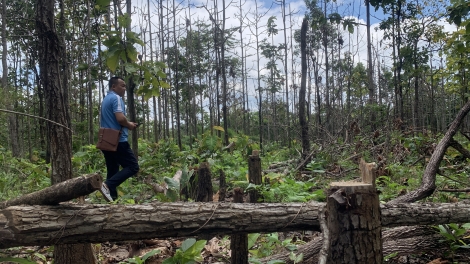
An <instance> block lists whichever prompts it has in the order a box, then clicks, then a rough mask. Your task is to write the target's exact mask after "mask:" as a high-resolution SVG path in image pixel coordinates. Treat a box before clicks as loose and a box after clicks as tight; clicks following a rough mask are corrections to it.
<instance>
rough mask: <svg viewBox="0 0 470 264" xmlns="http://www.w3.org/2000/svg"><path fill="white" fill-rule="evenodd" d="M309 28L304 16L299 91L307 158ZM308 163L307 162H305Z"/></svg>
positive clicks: (301, 124) (300, 118) (303, 149)
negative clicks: (306, 106) (306, 111)
mask: <svg viewBox="0 0 470 264" xmlns="http://www.w3.org/2000/svg"><path fill="white" fill-rule="evenodd" d="M307 29H308V20H307V18H304V20H303V21H302V28H301V29H300V56H301V63H302V77H301V80H300V91H299V122H300V129H301V133H302V158H303V159H305V158H307V156H308V154H309V153H308V152H310V141H309V139H308V124H307V118H306V113H305V93H306V90H307ZM305 164H306V163H305Z"/></svg>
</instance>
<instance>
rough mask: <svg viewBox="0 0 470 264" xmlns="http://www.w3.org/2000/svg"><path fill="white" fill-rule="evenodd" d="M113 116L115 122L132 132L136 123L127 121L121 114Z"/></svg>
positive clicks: (117, 113)
mask: <svg viewBox="0 0 470 264" xmlns="http://www.w3.org/2000/svg"><path fill="white" fill-rule="evenodd" d="M114 116H116V120H117V121H118V123H119V124H120V125H121V126H123V127H127V128H129V129H130V130H134V129H135V128H136V127H137V123H134V122H129V121H127V118H126V116H125V115H124V114H123V113H122V112H116V113H114Z"/></svg>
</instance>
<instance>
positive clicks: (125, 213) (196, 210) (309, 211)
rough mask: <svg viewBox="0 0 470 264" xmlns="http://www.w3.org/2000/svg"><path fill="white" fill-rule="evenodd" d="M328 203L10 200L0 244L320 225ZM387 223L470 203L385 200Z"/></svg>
mask: <svg viewBox="0 0 470 264" xmlns="http://www.w3.org/2000/svg"><path fill="white" fill-rule="evenodd" d="M324 205H325V204H324V203H313V202H312V203H288V204H279V203H277V204H276V203H258V204H228V203H181V202H179V203H153V204H148V205H132V206H121V205H68V204H62V205H58V206H11V207H8V208H6V209H3V210H0V227H1V228H0V248H10V247H15V246H29V245H30V246H34V245H37V246H46V245H52V244H58V243H60V244H68V243H75V244H76V243H89V242H91V243H99V242H105V241H123V240H140V239H151V238H165V237H189V236H196V235H199V234H227V235H230V234H236V233H258V232H286V231H293V230H312V231H320V226H319V219H318V215H319V213H318V212H319V210H320V209H322V208H323V207H324ZM381 211H382V226H383V227H397V226H404V225H437V224H446V223H468V222H470V214H469V213H468V212H469V211H470V204H468V203H455V204H401V205H386V206H382V208H381Z"/></svg>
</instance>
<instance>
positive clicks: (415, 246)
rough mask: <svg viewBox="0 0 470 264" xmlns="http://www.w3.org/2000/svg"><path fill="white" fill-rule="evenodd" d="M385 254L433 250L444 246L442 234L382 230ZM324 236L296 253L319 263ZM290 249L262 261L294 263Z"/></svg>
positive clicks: (420, 228)
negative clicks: (441, 240)
mask: <svg viewBox="0 0 470 264" xmlns="http://www.w3.org/2000/svg"><path fill="white" fill-rule="evenodd" d="M382 238H383V252H384V253H383V255H384V256H387V255H390V254H392V253H398V255H407V254H419V253H426V252H433V251H436V250H438V249H441V248H442V246H443V245H442V243H441V242H439V240H440V239H442V236H441V235H439V234H438V233H437V232H436V231H435V230H434V229H432V228H430V227H426V226H416V227H397V228H393V229H389V230H385V231H383V232H382ZM322 244H323V238H322V237H321V236H319V237H316V238H315V239H313V240H312V241H310V242H308V243H306V244H304V245H301V246H299V247H298V248H297V250H296V251H295V254H296V255H300V254H302V255H303V261H302V263H305V264H310V263H311V264H317V263H318V257H319V253H320V250H321V248H322ZM289 254H290V251H287V250H284V251H283V252H281V253H278V254H276V255H272V256H270V257H268V258H263V259H262V262H263V263H267V262H268V261H270V260H275V259H277V260H283V261H284V262H285V263H286V264H294V262H293V261H292V260H291V259H290V258H289Z"/></svg>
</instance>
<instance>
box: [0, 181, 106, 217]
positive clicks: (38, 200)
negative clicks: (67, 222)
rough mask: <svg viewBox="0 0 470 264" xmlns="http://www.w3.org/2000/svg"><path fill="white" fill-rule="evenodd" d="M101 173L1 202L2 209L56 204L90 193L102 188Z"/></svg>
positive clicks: (0, 207)
mask: <svg viewBox="0 0 470 264" xmlns="http://www.w3.org/2000/svg"><path fill="white" fill-rule="evenodd" d="M102 183H103V179H102V177H101V175H100V174H90V175H85V176H81V177H77V178H73V179H70V180H67V181H63V182H60V183H58V184H55V185H52V186H50V187H47V188H45V189H42V190H40V191H37V192H33V193H29V194H26V195H23V196H21V197H18V198H15V199H12V200H8V201H6V202H2V203H0V209H3V208H6V207H8V206H15V205H22V204H23V205H55V204H59V203H61V202H66V201H69V200H72V199H75V198H78V197H80V196H85V195H88V194H90V193H92V192H94V191H96V190H98V189H100V188H101V184H102Z"/></svg>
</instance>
